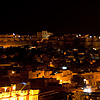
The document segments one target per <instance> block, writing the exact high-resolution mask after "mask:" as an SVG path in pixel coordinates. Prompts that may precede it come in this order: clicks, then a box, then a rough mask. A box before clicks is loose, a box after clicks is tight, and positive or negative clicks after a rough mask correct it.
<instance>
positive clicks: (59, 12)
mask: <svg viewBox="0 0 100 100" xmlns="http://www.w3.org/2000/svg"><path fill="white" fill-rule="evenodd" d="M40 1H41V2H40ZM40 1H39V0H37V2H36V1H35V2H33V3H32V2H30V3H29V2H15V1H14V2H12V3H10V2H8V3H7V4H6V5H2V7H1V8H0V34H4V33H5V34H6V33H13V32H15V33H18V34H34V33H36V32H37V31H42V30H48V31H50V32H53V33H55V34H62V33H63V34H67V33H85V34H87V33H92V34H100V4H81V3H80V4H72V3H70V4H69V3H65V2H49V1H48V2H43V1H42V0H40Z"/></svg>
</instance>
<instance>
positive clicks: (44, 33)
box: [37, 31, 53, 39]
mask: <svg viewBox="0 0 100 100" xmlns="http://www.w3.org/2000/svg"><path fill="white" fill-rule="evenodd" d="M50 35H53V33H51V32H47V31H42V32H37V38H38V39H47V38H48V37H49V36H50Z"/></svg>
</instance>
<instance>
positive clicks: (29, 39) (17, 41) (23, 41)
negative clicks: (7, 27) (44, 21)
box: [0, 31, 53, 47]
mask: <svg viewBox="0 0 100 100" xmlns="http://www.w3.org/2000/svg"><path fill="white" fill-rule="evenodd" d="M52 34H53V33H50V32H47V31H42V32H37V35H31V36H30V35H16V34H15V33H13V34H11V35H8V34H6V35H0V46H2V47H10V46H12V47H18V46H24V45H32V44H33V43H34V42H35V41H37V40H41V39H46V38H48V37H49V36H50V35H52Z"/></svg>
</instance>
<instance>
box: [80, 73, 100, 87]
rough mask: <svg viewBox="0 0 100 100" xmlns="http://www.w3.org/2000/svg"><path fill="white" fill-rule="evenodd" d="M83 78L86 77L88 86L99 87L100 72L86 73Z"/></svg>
mask: <svg viewBox="0 0 100 100" xmlns="http://www.w3.org/2000/svg"><path fill="white" fill-rule="evenodd" d="M81 76H83V77H84V79H85V80H86V81H87V84H89V85H91V86H93V87H97V86H98V82H100V77H99V76H100V72H86V73H83V74H81ZM85 80H84V81H85ZM99 85H100V84H99Z"/></svg>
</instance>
